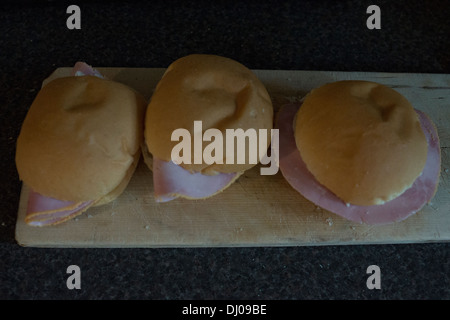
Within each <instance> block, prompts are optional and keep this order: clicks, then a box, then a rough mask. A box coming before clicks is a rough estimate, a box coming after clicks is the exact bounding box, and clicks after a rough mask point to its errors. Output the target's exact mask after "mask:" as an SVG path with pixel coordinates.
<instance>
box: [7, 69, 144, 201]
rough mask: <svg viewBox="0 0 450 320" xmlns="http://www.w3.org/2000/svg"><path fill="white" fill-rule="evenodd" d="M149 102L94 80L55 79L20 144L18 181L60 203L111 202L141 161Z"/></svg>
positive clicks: (40, 98) (118, 86) (38, 101)
mask: <svg viewBox="0 0 450 320" xmlns="http://www.w3.org/2000/svg"><path fill="white" fill-rule="evenodd" d="M146 104H147V103H146V101H145V99H144V98H143V97H142V96H141V95H140V94H138V93H137V92H135V91H134V90H132V89H131V88H129V87H127V86H125V85H123V84H120V83H117V82H114V81H109V80H104V79H100V78H98V77H94V76H80V77H65V78H58V79H55V80H53V81H51V82H50V83H48V84H47V85H46V86H44V87H43V88H42V90H41V91H40V92H39V93H38V95H37V97H36V99H35V100H34V102H33V104H32V105H31V107H30V110H29V112H28V114H27V116H26V118H25V120H24V123H23V125H22V129H21V132H20V135H19V137H18V140H17V150H16V151H17V152H16V165H17V169H18V172H19V177H20V179H21V180H23V182H24V183H25V184H26V185H28V186H29V187H31V188H32V189H33V190H35V191H36V192H39V193H40V194H42V195H44V196H47V197H52V198H55V199H59V200H66V201H76V202H79V201H88V200H93V199H95V200H98V199H101V198H103V199H101V200H100V201H99V202H98V203H100V204H102V203H105V202H107V201H110V200H113V199H114V198H115V197H116V196H117V195H118V194H120V193H121V192H122V191H123V189H124V188H125V186H126V184H127V183H128V181H129V179H130V178H131V175H132V173H133V171H134V168H135V167H136V164H137V161H138V159H139V156H140V143H141V141H142V139H143V116H144V111H145V106H146Z"/></svg>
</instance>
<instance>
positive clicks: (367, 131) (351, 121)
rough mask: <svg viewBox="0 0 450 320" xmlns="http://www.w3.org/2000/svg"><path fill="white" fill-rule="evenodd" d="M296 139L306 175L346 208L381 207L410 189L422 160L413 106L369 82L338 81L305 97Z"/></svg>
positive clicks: (420, 136)
mask: <svg viewBox="0 0 450 320" xmlns="http://www.w3.org/2000/svg"><path fill="white" fill-rule="evenodd" d="M294 122H295V123H294V126H295V140H296V144H297V147H298V149H299V151H300V154H301V157H302V158H303V160H304V161H305V163H306V165H307V168H308V170H309V171H310V172H311V173H312V174H313V175H314V177H315V178H316V179H317V180H318V181H319V182H320V183H321V184H323V185H324V186H325V187H326V188H328V189H329V190H330V191H332V192H333V193H334V194H336V195H337V196H338V197H339V198H340V199H342V200H343V201H344V202H346V203H348V204H354V205H359V206H368V205H375V204H383V203H384V202H386V201H389V200H392V199H394V198H396V197H397V196H399V195H400V194H402V193H403V192H404V191H405V190H406V189H408V188H409V187H411V185H412V184H413V182H414V180H415V179H416V178H417V177H418V176H419V175H420V174H421V172H422V170H423V168H424V166H425V162H426V159H427V141H426V138H425V135H424V133H423V131H422V129H421V127H420V122H419V120H418V117H417V114H416V112H415V111H414V109H413V107H412V105H411V104H410V103H409V102H408V101H407V99H406V98H405V97H403V96H402V95H401V94H400V93H398V92H397V91H395V90H393V89H391V88H389V87H387V86H384V85H381V84H377V83H373V82H368V81H338V82H335V83H329V84H326V85H324V86H322V87H320V88H317V89H315V90H313V91H312V92H310V93H309V94H308V95H307V96H306V98H305V100H304V102H303V104H302V106H301V107H300V109H299V111H298V113H297V116H296V119H295V120H294Z"/></svg>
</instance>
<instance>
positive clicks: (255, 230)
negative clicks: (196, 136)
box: [16, 68, 450, 247]
mask: <svg viewBox="0 0 450 320" xmlns="http://www.w3.org/2000/svg"><path fill="white" fill-rule="evenodd" d="M98 69H99V71H101V72H102V73H103V74H105V75H106V76H107V77H108V78H110V79H113V80H115V81H119V82H123V83H125V84H128V85H130V86H131V87H134V88H136V89H137V90H139V91H140V92H142V93H143V94H144V95H145V96H146V97H147V98H150V96H151V94H152V92H153V89H154V87H155V86H156V84H157V82H158V81H159V79H160V77H161V76H162V74H163V73H164V71H165V69H162V68H156V69H146V68H131V69H130V68H98ZM69 72H70V68H59V69H57V70H56V71H55V72H54V73H53V74H52V75H51V76H50V78H49V79H53V78H55V77H60V76H64V75H67V74H68V73H69ZM255 73H256V74H257V75H258V76H259V78H260V79H261V80H262V81H263V82H264V84H265V85H266V87H267V89H268V91H269V93H270V94H271V96H272V98H273V101H274V107H275V109H278V108H279V106H280V105H281V104H283V103H285V102H287V101H289V100H295V99H300V98H301V97H302V96H303V95H304V94H305V93H307V92H308V91H310V90H311V89H313V88H315V87H317V86H319V85H321V84H324V83H326V82H330V81H336V80H345V79H355V80H370V81H376V82H379V83H383V84H386V85H388V86H390V87H392V88H394V89H396V90H398V91H399V92H400V93H402V94H403V95H405V96H406V97H407V98H408V99H409V100H410V101H411V102H412V104H413V106H414V107H415V108H417V109H419V110H423V111H425V112H426V113H427V114H428V115H429V117H430V118H431V119H432V120H433V121H434V123H435V124H436V126H437V129H438V133H439V136H440V141H441V151H442V168H441V177H440V184H439V188H438V191H437V193H436V195H435V197H434V199H433V200H432V202H431V203H429V204H428V205H426V206H425V207H424V208H423V210H421V211H420V212H419V213H417V214H416V215H414V216H412V217H410V218H408V219H407V220H405V221H403V222H399V223H395V224H391V225H385V226H367V225H360V224H356V223H353V222H350V221H347V220H344V219H343V218H340V217H339V216H337V215H335V214H333V213H330V212H327V211H325V210H322V209H320V208H318V207H316V206H315V205H314V204H312V203H310V202H309V201H307V200H305V199H304V198H303V197H302V196H301V195H299V194H298V193H297V192H296V191H294V190H293V189H292V188H291V187H290V186H289V185H288V183H287V182H286V181H285V180H284V179H283V177H282V175H281V173H280V172H278V173H277V174H276V175H274V176H262V175H260V174H259V167H258V166H257V167H255V168H253V169H252V170H249V171H248V172H246V173H245V174H244V175H243V176H241V177H240V178H239V179H238V180H237V182H236V183H234V184H233V185H232V186H231V187H230V188H228V189H226V190H225V191H224V192H222V193H221V194H219V195H217V196H215V197H213V198H210V199H206V200H198V201H189V200H183V199H178V200H174V201H171V202H168V203H156V202H155V201H154V199H153V185H152V174H151V172H150V171H149V170H148V169H147V167H146V166H145V165H144V164H143V162H142V161H141V162H140V164H139V165H138V168H137V170H136V173H135V175H134V176H133V178H132V180H131V182H130V184H129V186H128V187H127V189H126V190H125V192H124V193H123V194H122V195H121V196H120V197H119V198H118V199H117V200H116V201H114V202H112V203H109V204H107V205H104V206H102V207H98V208H92V209H90V210H89V211H88V212H87V213H84V214H83V215H81V216H80V217H78V218H76V219H74V220H71V221H69V222H67V223H64V224H62V225H58V226H55V227H44V228H39V227H30V226H28V225H26V224H25V223H24V217H25V212H26V204H27V199H28V189H27V187H26V186H24V187H23V188H22V193H21V197H20V204H19V210H18V219H17V225H16V240H17V242H18V243H19V244H20V245H23V246H37V247H202V246H300V245H348V244H383V243H420V242H443V241H449V240H450V182H449V181H450V179H449V176H450V173H449V169H450V122H449V120H450V75H446V74H408V73H404V74H398V73H397V74H393V73H367V72H325V71H280V70H255ZM49 79H47V80H46V81H48V80H49ZM46 81H45V82H46ZM45 82H44V84H45Z"/></svg>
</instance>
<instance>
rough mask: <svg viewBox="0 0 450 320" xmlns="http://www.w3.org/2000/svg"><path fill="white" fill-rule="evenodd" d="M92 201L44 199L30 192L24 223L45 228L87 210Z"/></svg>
mask: <svg viewBox="0 0 450 320" xmlns="http://www.w3.org/2000/svg"><path fill="white" fill-rule="evenodd" d="M93 204H94V201H86V202H78V203H76V202H71V201H61V200H58V199H53V198H50V197H44V196H42V195H40V194H39V193H37V192H35V191H33V190H30V193H29V195H28V208H27V215H26V217H25V222H26V223H28V224H29V225H31V226H45V225H53V224H57V223H61V222H64V221H66V220H69V219H71V218H73V217H75V216H77V215H79V214H81V213H82V212H84V211H86V210H87V209H89V207H91V206H92V205H93Z"/></svg>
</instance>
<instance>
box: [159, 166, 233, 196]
mask: <svg viewBox="0 0 450 320" xmlns="http://www.w3.org/2000/svg"><path fill="white" fill-rule="evenodd" d="M237 175H238V173H220V174H217V175H214V176H207V175H203V174H201V173H190V172H189V171H187V170H186V169H183V168H182V167H180V166H178V165H176V164H175V163H173V162H171V161H163V160H160V159H158V158H153V185H154V188H155V190H154V192H155V198H156V201H158V202H167V201H170V200H173V199H176V198H178V197H183V198H189V199H202V198H207V197H210V196H212V195H214V194H215V193H217V192H219V191H221V190H223V189H225V188H226V187H228V186H229V185H230V184H231V183H232V182H233V181H234V180H235V179H236V177H237Z"/></svg>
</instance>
